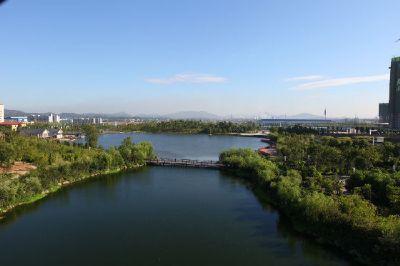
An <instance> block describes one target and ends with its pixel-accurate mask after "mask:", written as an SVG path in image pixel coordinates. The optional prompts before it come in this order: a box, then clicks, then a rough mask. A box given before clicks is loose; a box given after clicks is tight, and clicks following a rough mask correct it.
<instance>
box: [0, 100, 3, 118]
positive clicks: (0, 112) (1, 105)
mask: <svg viewBox="0 0 400 266" xmlns="http://www.w3.org/2000/svg"><path fill="white" fill-rule="evenodd" d="M3 122H4V104H1V103H0V123H3Z"/></svg>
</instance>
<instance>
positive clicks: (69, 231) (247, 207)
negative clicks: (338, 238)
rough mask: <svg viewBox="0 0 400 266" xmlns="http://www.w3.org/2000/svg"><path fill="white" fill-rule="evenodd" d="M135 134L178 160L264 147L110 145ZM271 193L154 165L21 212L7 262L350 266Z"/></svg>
mask: <svg viewBox="0 0 400 266" xmlns="http://www.w3.org/2000/svg"><path fill="white" fill-rule="evenodd" d="M126 135H131V136H132V137H133V140H134V141H141V140H149V141H152V142H153V143H154V145H155V148H156V151H157V152H158V153H159V154H161V153H165V154H166V155H170V156H174V157H177V158H191V159H216V158H217V157H218V153H219V152H220V150H224V149H226V148H228V147H229V145H232V146H235V147H244V146H248V147H251V148H257V147H259V146H260V145H262V143H261V144H260V141H259V139H256V138H242V137H222V136H211V137H210V136H204V135H191V136H189V135H184V136H181V135H160V134H137V133H134V134H116V135H104V136H102V137H101V139H100V142H101V144H102V145H103V146H110V145H116V144H118V143H119V142H120V141H121V140H122V139H123V138H124V137H125V136H126ZM180 138H181V139H182V142H180V141H179V139H180ZM193 147H195V149H193ZM264 197H265V195H263V194H262V193H259V192H258V193H254V191H252V189H251V187H250V186H249V184H246V183H245V182H243V181H241V180H240V179H237V178H234V177H232V176H229V175H226V174H224V173H222V172H220V171H218V170H210V169H190V168H163V167H147V168H143V169H140V170H135V171H129V172H125V173H120V174H116V175H109V176H102V177H98V178H95V179H92V180H89V181H86V182H83V183H80V184H77V185H74V186H71V187H70V188H65V189H63V190H62V191H60V192H59V193H55V194H53V195H50V196H49V197H48V198H46V199H44V200H42V201H40V202H37V203H34V204H32V205H29V206H23V207H20V208H17V209H16V210H14V211H13V212H11V213H10V215H9V216H8V217H7V218H6V219H5V220H4V221H3V222H2V223H1V224H0V262H1V263H0V265H182V266H183V265H195V266H196V265H240V266H243V265H254V266H256V265H349V263H348V262H346V260H345V259H344V258H342V257H341V256H340V255H338V254H336V253H334V252H332V251H330V250H328V249H326V248H323V247H321V246H319V245H317V244H315V243H314V242H313V241H310V240H307V239H304V238H302V237H300V236H298V235H296V234H295V233H293V232H292V231H291V229H290V225H288V222H287V221H285V219H284V218H283V217H281V216H280V215H279V214H278V212H277V211H275V210H274V209H273V208H271V207H270V206H269V205H268V204H267V203H265V202H264V201H263V200H262V199H263V198H264Z"/></svg>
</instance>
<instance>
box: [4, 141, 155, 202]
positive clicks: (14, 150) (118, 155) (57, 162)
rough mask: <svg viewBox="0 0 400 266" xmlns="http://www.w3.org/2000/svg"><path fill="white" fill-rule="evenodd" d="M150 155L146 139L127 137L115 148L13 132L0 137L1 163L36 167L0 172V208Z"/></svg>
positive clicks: (141, 162)
mask: <svg viewBox="0 0 400 266" xmlns="http://www.w3.org/2000/svg"><path fill="white" fill-rule="evenodd" d="M92 144H93V143H92ZM127 155H129V156H127ZM153 157H154V152H153V147H152V146H151V144H150V143H147V142H146V143H138V144H135V143H133V142H132V140H131V139H126V140H124V141H123V143H122V145H121V146H120V147H118V148H115V147H112V148H110V149H108V150H104V149H99V148H90V149H88V148H85V147H84V146H82V145H68V144H61V143H58V142H56V141H54V140H43V139H38V138H27V137H22V136H17V135H14V136H13V137H11V138H9V139H8V140H7V141H0V160H1V163H2V164H11V163H12V162H14V161H22V162H28V163H33V164H34V165H36V166H37V170H34V171H32V172H30V173H29V174H27V175H25V176H21V177H18V178H15V177H12V176H10V175H0V210H1V209H6V208H9V207H10V206H13V205H16V204H19V203H22V202H26V201H29V199H31V198H33V197H37V196H40V195H42V194H43V193H46V191H47V192H48V191H52V190H55V189H57V188H59V187H60V186H61V185H62V184H63V183H66V182H67V183H68V182H75V181H78V180H81V179H85V178H88V177H91V176H93V175H97V174H102V173H107V172H110V171H118V170H120V169H124V168H129V167H137V166H140V165H144V164H145V163H146V160H147V159H150V158H153Z"/></svg>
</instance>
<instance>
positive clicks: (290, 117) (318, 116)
mask: <svg viewBox="0 0 400 266" xmlns="http://www.w3.org/2000/svg"><path fill="white" fill-rule="evenodd" d="M287 118H288V119H325V117H324V116H321V115H313V114H308V113H302V114H297V115H291V116H288V117H287Z"/></svg>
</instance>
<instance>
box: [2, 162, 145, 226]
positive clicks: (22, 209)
mask: <svg viewBox="0 0 400 266" xmlns="http://www.w3.org/2000/svg"><path fill="white" fill-rule="evenodd" d="M145 171H148V168H147V167H144V168H138V169H130V170H125V171H121V172H119V173H113V174H106V175H99V176H95V177H91V178H88V179H84V180H81V181H78V182H75V183H73V184H71V185H68V186H65V187H62V188H61V189H59V190H57V191H56V192H54V193H50V194H48V195H47V196H46V197H44V198H42V199H40V200H38V201H35V202H32V203H28V204H24V205H20V206H17V207H15V208H14V209H12V210H11V211H9V212H7V213H6V214H5V215H4V217H3V218H2V219H0V225H2V226H6V225H8V224H11V223H13V222H15V221H16V220H17V219H18V218H19V217H20V216H22V215H26V214H28V213H32V212H34V211H36V210H37V209H38V208H39V207H40V206H42V205H43V204H45V203H46V202H49V201H51V200H52V199H55V198H57V200H58V201H60V202H64V203H65V204H68V202H69V199H70V194H69V192H70V190H71V189H79V188H83V187H86V186H90V185H92V184H94V183H99V182H101V183H102V185H105V186H107V187H108V188H112V187H115V186H116V185H117V184H118V183H119V182H121V177H122V176H126V175H127V174H131V173H140V172H145ZM145 179H146V180H145ZM136 182H148V180H147V178H140V175H138V178H137V180H136ZM112 191H114V190H112V189H110V193H112Z"/></svg>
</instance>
